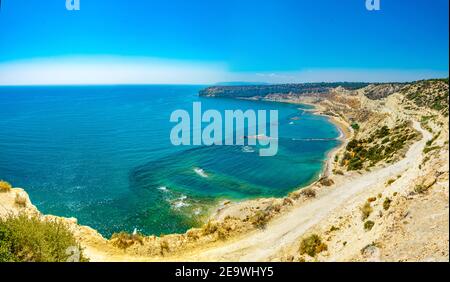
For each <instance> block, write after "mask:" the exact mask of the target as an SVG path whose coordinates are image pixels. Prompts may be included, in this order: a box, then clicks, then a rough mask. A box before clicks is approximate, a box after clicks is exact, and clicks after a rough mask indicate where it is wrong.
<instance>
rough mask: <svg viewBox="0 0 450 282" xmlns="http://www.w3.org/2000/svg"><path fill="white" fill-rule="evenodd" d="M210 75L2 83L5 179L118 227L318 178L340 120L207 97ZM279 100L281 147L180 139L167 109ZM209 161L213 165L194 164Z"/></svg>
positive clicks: (182, 216)
mask: <svg viewBox="0 0 450 282" xmlns="http://www.w3.org/2000/svg"><path fill="white" fill-rule="evenodd" d="M202 88H203V86H167V85H160V86H156V85H154V86H72V87H68V86H64V87H62V86H52V87H0V109H1V117H0V179H4V180H7V181H9V182H11V183H12V184H13V185H14V186H15V187H23V188H25V189H26V191H27V192H28V193H29V194H30V197H31V200H32V201H33V203H34V204H35V205H36V206H37V207H38V208H39V209H40V210H41V211H42V212H44V213H48V214H55V215H59V216H66V217H76V218H78V220H79V223H81V224H84V225H89V226H91V227H93V228H95V229H97V230H99V232H100V233H102V234H103V235H105V236H106V237H108V236H110V235H111V234H112V233H113V232H117V231H122V230H123V231H128V232H132V231H133V230H134V229H135V228H136V229H137V230H139V231H140V232H142V233H144V234H156V235H159V234H167V233H174V232H184V231H185V230H187V229H189V228H190V227H192V226H195V225H196V224H198V220H199V218H202V216H204V215H205V214H207V211H208V209H210V208H211V206H213V205H215V204H217V203H218V201H219V200H223V199H231V200H242V199H251V198H256V197H266V196H280V197H281V196H284V195H286V194H287V193H289V192H290V191H292V190H294V189H296V187H299V186H303V185H307V184H309V183H311V182H312V181H314V180H316V179H317V178H318V175H319V174H320V172H321V169H322V167H323V161H324V159H325V157H326V154H327V152H328V151H330V150H331V149H333V148H334V147H336V146H337V145H338V143H339V141H337V140H336V138H337V137H338V135H339V131H338V129H337V128H335V126H334V125H333V124H331V123H330V122H328V121H327V119H326V118H324V117H320V116H315V115H312V114H311V113H309V112H307V111H303V110H302V109H301V108H302V107H303V109H304V108H305V107H306V106H299V105H290V104H281V103H271V102H261V101H246V100H237V99H220V98H201V97H198V91H199V90H200V89H202ZM194 101H201V102H202V109H203V110H207V109H215V110H220V111H221V112H223V111H224V110H237V109H241V110H244V111H245V110H247V109H253V110H260V109H265V110H273V109H276V110H279V150H278V154H277V155H276V156H274V157H260V156H259V155H258V150H257V148H249V147H242V146H211V147H204V146H178V147H177V146H173V145H172V144H171V142H170V130H171V129H172V127H173V126H174V124H173V123H170V121H169V118H170V114H171V113H172V111H174V110H176V109H185V110H188V111H192V103H193V102H194ZM198 169H202V170H203V171H204V173H205V174H207V175H208V177H203V176H202V175H201V173H198V171H199V170H198Z"/></svg>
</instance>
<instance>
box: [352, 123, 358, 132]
mask: <svg viewBox="0 0 450 282" xmlns="http://www.w3.org/2000/svg"><path fill="white" fill-rule="evenodd" d="M351 126H352V128H353V129H354V130H359V128H360V127H359V124H357V123H356V122H354V123H352V125H351Z"/></svg>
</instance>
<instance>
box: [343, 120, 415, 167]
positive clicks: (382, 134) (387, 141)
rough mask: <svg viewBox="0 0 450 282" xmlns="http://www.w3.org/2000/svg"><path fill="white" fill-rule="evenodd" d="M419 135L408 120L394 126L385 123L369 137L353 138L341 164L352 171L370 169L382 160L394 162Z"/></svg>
mask: <svg viewBox="0 0 450 282" xmlns="http://www.w3.org/2000/svg"><path fill="white" fill-rule="evenodd" d="M417 136H418V135H417V133H416V132H415V131H414V129H412V127H411V126H410V124H409V123H407V122H403V123H399V124H398V125H397V126H395V127H393V128H389V127H388V126H386V125H384V126H382V127H381V128H379V129H377V130H375V131H374V132H373V133H372V134H371V135H370V136H369V137H368V138H367V139H353V140H351V141H350V142H349V143H348V144H347V146H346V152H345V153H344V155H343V158H342V159H341V162H340V164H341V165H342V166H344V167H346V168H347V170H349V171H351V170H361V169H363V168H365V169H368V168H370V167H372V166H375V165H376V164H377V163H379V162H381V161H385V162H392V160H394V159H396V158H398V157H400V156H401V154H400V152H401V150H402V149H403V148H404V147H405V146H406V145H407V144H408V142H410V141H411V140H414V139H416V138H417Z"/></svg>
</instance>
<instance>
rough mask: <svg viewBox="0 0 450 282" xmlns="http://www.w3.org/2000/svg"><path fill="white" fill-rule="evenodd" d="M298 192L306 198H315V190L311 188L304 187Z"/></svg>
mask: <svg viewBox="0 0 450 282" xmlns="http://www.w3.org/2000/svg"><path fill="white" fill-rule="evenodd" d="M300 194H302V195H303V196H305V197H306V198H315V197H316V191H314V190H313V189H311V188H305V189H302V190H301V191H300Z"/></svg>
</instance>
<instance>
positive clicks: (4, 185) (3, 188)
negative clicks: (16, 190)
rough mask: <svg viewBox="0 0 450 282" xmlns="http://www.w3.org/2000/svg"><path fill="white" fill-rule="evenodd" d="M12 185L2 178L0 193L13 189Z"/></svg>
mask: <svg viewBox="0 0 450 282" xmlns="http://www.w3.org/2000/svg"><path fill="white" fill-rule="evenodd" d="M11 189H12V186H11V184H9V183H8V182H6V181H3V180H0V193H2V192H9V191H11Z"/></svg>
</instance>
